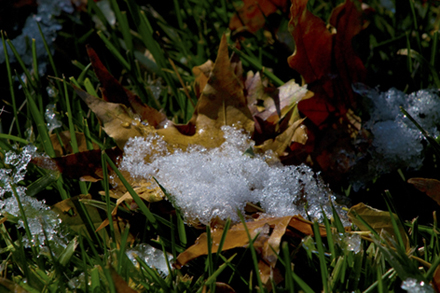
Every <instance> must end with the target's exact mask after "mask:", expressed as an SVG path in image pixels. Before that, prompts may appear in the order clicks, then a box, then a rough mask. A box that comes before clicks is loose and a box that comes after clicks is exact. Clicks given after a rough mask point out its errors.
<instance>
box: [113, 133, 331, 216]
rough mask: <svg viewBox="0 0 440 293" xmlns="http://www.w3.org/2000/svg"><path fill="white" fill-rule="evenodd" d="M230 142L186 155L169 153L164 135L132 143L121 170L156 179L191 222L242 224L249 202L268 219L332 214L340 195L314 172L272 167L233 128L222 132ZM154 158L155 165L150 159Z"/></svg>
mask: <svg viewBox="0 0 440 293" xmlns="http://www.w3.org/2000/svg"><path fill="white" fill-rule="evenodd" d="M222 130H223V132H224V138H225V139H226V141H225V142H224V143H223V144H222V145H221V146H220V147H218V148H214V149H206V148H203V147H200V146H192V147H190V148H189V149H188V150H187V151H186V152H183V151H181V150H176V151H175V152H174V153H169V152H168V151H167V148H166V142H164V141H163V140H162V138H161V137H159V136H158V135H152V136H148V137H145V138H144V137H136V138H132V139H130V140H129V142H128V143H127V145H126V147H125V149H124V151H125V155H124V158H123V161H122V163H121V169H124V170H127V171H128V172H130V174H131V175H132V176H134V177H138V178H151V176H154V177H155V178H156V179H157V180H158V182H159V183H160V184H161V185H163V186H164V188H165V189H166V190H167V191H168V192H169V193H170V194H171V195H172V196H173V200H174V202H175V204H176V205H177V206H178V207H179V208H180V209H181V211H182V212H183V215H184V217H185V218H186V219H198V220H199V221H200V222H201V223H203V224H209V222H210V220H211V219H212V218H214V217H216V216H218V217H219V218H221V219H227V218H231V219H232V220H233V221H236V222H237V221H239V220H240V219H239V217H238V215H237V209H238V210H240V211H241V212H242V213H243V212H244V207H245V205H246V202H252V203H260V205H261V207H262V208H263V209H264V210H265V211H266V213H267V214H268V215H272V216H277V217H282V216H288V215H296V214H301V215H302V216H304V217H306V216H307V215H306V212H305V209H306V206H307V210H308V213H309V215H310V216H311V217H312V218H316V219H318V220H321V218H322V211H321V206H322V208H323V209H324V211H325V212H326V214H331V206H330V199H334V195H333V194H332V193H331V191H330V190H329V189H328V188H327V187H326V186H325V184H324V183H323V182H322V181H321V179H320V178H319V176H317V175H316V174H315V173H314V172H313V171H312V170H311V169H310V168H309V167H307V166H306V165H301V166H281V165H280V164H277V165H272V166H270V165H269V164H268V163H266V160H267V161H269V160H270V157H271V156H273V155H272V154H271V153H266V154H265V155H264V156H259V155H256V156H255V157H254V158H251V157H250V156H248V155H245V154H244V152H245V151H246V150H247V149H248V148H249V147H252V146H253V145H252V143H251V141H250V139H249V137H248V136H247V135H246V134H244V133H242V132H240V131H237V130H235V128H233V127H229V126H224V127H222ZM147 156H148V157H150V158H151V160H150V162H149V163H148V162H146V161H145V160H144V158H145V157H147Z"/></svg>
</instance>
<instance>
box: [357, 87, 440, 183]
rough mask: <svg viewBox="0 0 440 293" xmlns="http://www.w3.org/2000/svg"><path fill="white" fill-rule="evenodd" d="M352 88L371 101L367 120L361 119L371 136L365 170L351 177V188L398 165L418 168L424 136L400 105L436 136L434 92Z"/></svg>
mask: <svg viewBox="0 0 440 293" xmlns="http://www.w3.org/2000/svg"><path fill="white" fill-rule="evenodd" d="M354 89H355V91H356V92H357V93H359V94H360V95H362V96H364V97H367V98H368V99H369V100H370V101H371V102H372V105H371V108H370V120H368V121H366V122H365V124H364V127H365V128H366V129H368V130H370V131H371V133H372V135H373V141H372V146H371V147H370V148H369V149H368V152H369V154H370V155H371V159H369V161H368V167H367V170H366V169H363V171H362V172H358V173H362V174H363V175H362V176H360V177H363V178H356V179H355V180H353V187H354V189H355V190H357V189H358V188H359V187H361V186H362V185H363V182H365V181H366V180H367V181H368V180H371V179H372V178H374V177H376V176H377V175H380V174H384V173H389V172H391V171H393V170H396V169H398V168H408V167H409V168H413V169H418V168H420V167H421V166H422V164H423V156H422V151H423V140H424V136H423V134H422V133H421V132H420V130H419V129H418V128H417V127H416V126H415V125H414V123H412V122H411V121H410V119H409V118H408V117H406V116H405V115H404V114H403V113H402V112H401V111H400V107H402V108H403V109H405V110H406V111H407V112H408V114H410V115H411V117H413V118H414V119H415V120H416V121H417V122H418V123H419V124H420V125H421V126H422V127H423V129H425V130H426V131H427V132H428V134H429V135H431V136H432V137H437V136H438V135H439V131H438V128H437V126H436V125H440V111H439V109H440V98H439V96H438V91H435V90H419V91H417V92H414V93H412V94H409V95H407V94H405V93H403V92H401V91H399V90H397V89H395V88H391V89H389V90H388V91H386V92H379V91H378V90H376V89H371V88H368V87H366V86H364V85H362V84H356V85H355V86H354ZM358 169H359V170H360V167H359V166H358ZM355 177H356V176H355ZM357 177H359V176H357ZM356 181H358V182H356Z"/></svg>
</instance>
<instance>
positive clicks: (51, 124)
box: [44, 104, 63, 132]
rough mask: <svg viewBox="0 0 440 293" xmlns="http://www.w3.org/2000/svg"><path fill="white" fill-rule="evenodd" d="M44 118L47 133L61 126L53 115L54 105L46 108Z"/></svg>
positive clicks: (54, 114)
mask: <svg viewBox="0 0 440 293" xmlns="http://www.w3.org/2000/svg"><path fill="white" fill-rule="evenodd" d="M44 118H45V120H46V125H47V128H48V129H49V132H52V130H54V129H55V128H58V127H61V126H63V124H62V122H61V121H60V120H58V117H57V115H56V113H55V104H49V105H47V106H46V112H45V113H44Z"/></svg>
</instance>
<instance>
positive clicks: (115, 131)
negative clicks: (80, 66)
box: [74, 86, 148, 149]
mask: <svg viewBox="0 0 440 293" xmlns="http://www.w3.org/2000/svg"><path fill="white" fill-rule="evenodd" d="M74 88H75V92H76V93H77V94H78V96H79V97H80V98H81V99H82V100H83V101H84V102H85V103H86V104H87V106H89V108H90V109H91V110H92V111H93V112H94V113H95V114H96V116H97V117H98V118H99V120H100V121H101V123H103V125H104V131H105V132H106V133H107V134H108V135H109V136H110V137H112V138H113V139H114V140H115V142H116V145H117V146H118V147H119V148H120V149H123V148H124V145H125V143H126V142H127V141H128V139H129V138H130V137H135V136H143V135H145V134H146V133H148V130H147V128H148V127H147V126H144V125H143V124H141V123H140V122H139V121H137V120H135V119H134V117H133V113H130V111H129V110H128V108H127V107H126V106H125V105H123V104H115V103H110V102H106V101H104V100H101V99H99V98H97V97H94V96H92V95H90V94H88V93H87V92H85V91H83V90H81V89H79V88H77V87H75V86H74Z"/></svg>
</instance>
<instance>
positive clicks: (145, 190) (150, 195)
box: [112, 180, 165, 215]
mask: <svg viewBox="0 0 440 293" xmlns="http://www.w3.org/2000/svg"><path fill="white" fill-rule="evenodd" d="M130 185H131V186H132V187H133V189H134V191H135V192H136V193H137V195H138V196H139V197H140V198H142V199H144V200H146V201H147V202H158V201H161V200H163V199H164V198H165V194H164V193H163V191H162V189H161V188H160V187H159V186H157V184H155V182H151V181H146V180H143V181H141V182H137V183H136V185H134V184H130ZM153 186H155V187H153ZM123 201H126V202H127V203H128V204H129V206H130V205H131V204H132V202H133V198H132V197H131V195H130V193H129V192H126V193H125V194H124V195H123V196H122V197H120V198H119V199H118V200H117V201H116V206H115V208H114V209H113V211H112V215H116V213H117V211H118V206H119V205H120V204H121V203H122V202H123Z"/></svg>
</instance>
